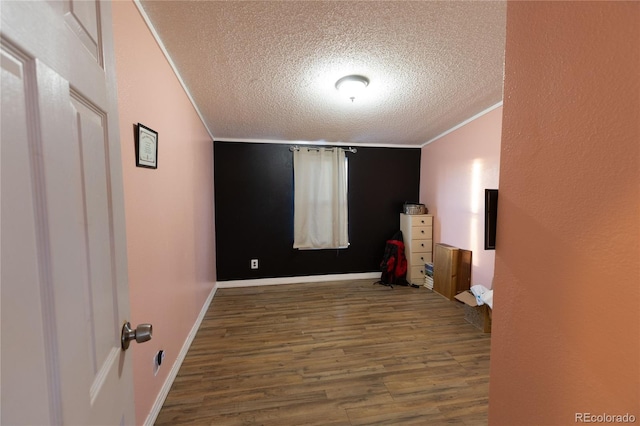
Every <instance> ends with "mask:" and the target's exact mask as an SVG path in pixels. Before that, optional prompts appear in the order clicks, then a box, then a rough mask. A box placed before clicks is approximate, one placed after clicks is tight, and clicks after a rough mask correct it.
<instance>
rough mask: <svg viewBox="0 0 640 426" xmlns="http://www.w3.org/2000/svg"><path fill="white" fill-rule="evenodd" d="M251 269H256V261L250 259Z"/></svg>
mask: <svg viewBox="0 0 640 426" xmlns="http://www.w3.org/2000/svg"><path fill="white" fill-rule="evenodd" d="M251 269H258V259H251Z"/></svg>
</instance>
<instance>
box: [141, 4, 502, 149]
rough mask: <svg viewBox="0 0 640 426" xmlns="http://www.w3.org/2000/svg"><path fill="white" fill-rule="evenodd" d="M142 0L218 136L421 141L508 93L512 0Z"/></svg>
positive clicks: (405, 143) (376, 142)
mask: <svg viewBox="0 0 640 426" xmlns="http://www.w3.org/2000/svg"><path fill="white" fill-rule="evenodd" d="M140 4H141V5H142V7H143V9H144V11H145V13H146V14H147V16H148V18H149V20H150V21H151V23H152V24H153V26H154V28H155V30H156V32H157V33H158V35H159V37H160V39H161V40H162V43H163V44H164V46H165V48H166V49H167V51H168V53H169V56H170V57H171V59H172V60H173V62H174V64H175V66H176V68H177V69H178V72H179V74H180V75H181V77H182V79H183V81H184V83H185V84H186V86H187V88H188V90H189V92H190V93H191V96H192V97H193V99H194V101H195V103H196V105H197V107H198V109H199V110H200V112H201V114H202V115H203V117H204V120H205V122H206V126H207V127H208V128H209V131H210V132H211V134H212V136H213V137H214V138H215V139H216V140H229V139H233V140H277V141H280V140H282V141H309V142H328V143H332V142H333V143H348V144H353V145H358V144H365V145H402V146H409V145H415V146H420V145H422V144H424V143H425V142H427V141H429V140H431V139H433V138H434V137H436V136H438V135H440V134H442V133H443V132H445V131H447V130H449V129H450V128H452V127H454V126H455V125H457V124H459V123H461V122H463V121H464V120H466V119H468V118H470V117H472V116H473V115H475V114H477V113H479V112H481V111H483V110H484V109H487V108H488V107H490V106H493V105H495V104H496V103H498V102H500V101H501V100H502V82H503V63H504V42H505V29H506V28H505V23H506V2H504V1H388V2H384V1H383V2H378V1H368V2H352V1H283V2H276V1H255V2H254V1H157V0H154V1H146V0H143V1H141V2H140ZM348 74H362V75H364V76H366V77H368V78H369V80H370V84H369V87H368V88H367V90H366V91H365V93H364V94H363V95H362V96H360V97H358V98H356V100H355V101H354V102H351V101H349V100H348V99H346V98H343V97H341V96H340V94H339V93H338V92H337V90H336V89H335V86H334V85H335V82H336V81H337V80H338V79H339V78H340V77H343V76H345V75H348Z"/></svg>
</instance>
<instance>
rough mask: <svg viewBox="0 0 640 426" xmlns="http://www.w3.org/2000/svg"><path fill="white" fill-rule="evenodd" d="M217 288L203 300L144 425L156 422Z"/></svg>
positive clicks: (147, 425)
mask: <svg viewBox="0 0 640 426" xmlns="http://www.w3.org/2000/svg"><path fill="white" fill-rule="evenodd" d="M217 289H218V286H217V285H214V286H213V288H212V289H211V293H209V296H208V297H207V300H206V301H205V302H204V305H203V306H202V309H201V310H200V314H199V315H198V318H196V321H195V323H194V324H193V327H191V331H190V332H189V335H188V336H187V338H186V340H185V341H184V344H183V345H182V348H181V349H180V352H179V353H178V356H177V357H176V361H175V362H174V363H173V366H172V367H171V371H169V374H168V375H167V379H166V380H165V381H164V384H163V385H162V388H161V389H160V392H159V393H158V397H157V398H156V401H155V403H154V404H153V407H151V411H150V412H149V415H148V416H147V419H146V420H145V422H144V425H145V426H153V424H154V423H155V422H156V419H157V418H158V414H160V409H162V405H163V404H164V400H165V399H167V395H168V394H169V390H170V389H171V385H173V381H174V380H175V379H176V376H177V375H178V371H180V367H181V366H182V362H183V361H184V357H185V356H187V352H188V351H189V348H190V347H191V343H193V339H194V338H195V337H196V333H197V332H198V329H199V328H200V324H202V320H203V319H204V316H205V314H206V313H207V310H208V309H209V305H210V304H211V301H212V300H213V296H214V295H215V294H216V290H217Z"/></svg>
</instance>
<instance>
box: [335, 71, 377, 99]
mask: <svg viewBox="0 0 640 426" xmlns="http://www.w3.org/2000/svg"><path fill="white" fill-rule="evenodd" d="M368 85H369V79H368V78H367V77H365V76H362V75H355V74H354V75H347V76H344V77H342V78H341V79H340V80H338V81H336V89H338V92H340V93H341V94H344V95H345V96H346V97H347V98H349V99H351V102H353V100H354V99H355V98H356V96H357V95H359V94H360V93H362V91H363V90H364V89H365V88H366V87H367V86H368Z"/></svg>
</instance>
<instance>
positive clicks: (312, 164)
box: [293, 148, 349, 250]
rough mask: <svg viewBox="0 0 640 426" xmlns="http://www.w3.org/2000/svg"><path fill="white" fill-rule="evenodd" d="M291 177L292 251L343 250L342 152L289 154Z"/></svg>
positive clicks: (344, 187)
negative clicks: (292, 176) (292, 192)
mask: <svg viewBox="0 0 640 426" xmlns="http://www.w3.org/2000/svg"><path fill="white" fill-rule="evenodd" d="M293 175H294V220H293V222H294V241H293V248H297V249H301V250H311V249H335V248H347V247H348V246H349V235H348V205H347V157H346V155H345V152H344V150H343V149H340V148H332V149H324V148H300V149H298V150H296V151H294V152H293Z"/></svg>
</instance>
